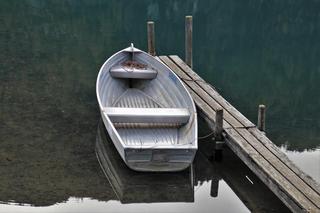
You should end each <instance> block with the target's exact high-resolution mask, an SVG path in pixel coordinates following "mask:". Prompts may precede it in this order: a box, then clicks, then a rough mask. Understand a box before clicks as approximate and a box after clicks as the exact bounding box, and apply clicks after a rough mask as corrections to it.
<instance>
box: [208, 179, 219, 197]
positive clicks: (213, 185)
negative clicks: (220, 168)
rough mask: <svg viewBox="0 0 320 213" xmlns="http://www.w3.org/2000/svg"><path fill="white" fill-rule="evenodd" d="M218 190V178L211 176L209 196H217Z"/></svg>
mask: <svg viewBox="0 0 320 213" xmlns="http://www.w3.org/2000/svg"><path fill="white" fill-rule="evenodd" d="M218 191H219V179H218V178H214V177H213V178H212V180H211V190H210V196H211V197H218Z"/></svg>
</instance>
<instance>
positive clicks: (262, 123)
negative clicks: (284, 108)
mask: <svg viewBox="0 0 320 213" xmlns="http://www.w3.org/2000/svg"><path fill="white" fill-rule="evenodd" d="M258 129H259V130H260V131H263V132H265V131H266V106H265V105H263V104H260V105H259V110H258Z"/></svg>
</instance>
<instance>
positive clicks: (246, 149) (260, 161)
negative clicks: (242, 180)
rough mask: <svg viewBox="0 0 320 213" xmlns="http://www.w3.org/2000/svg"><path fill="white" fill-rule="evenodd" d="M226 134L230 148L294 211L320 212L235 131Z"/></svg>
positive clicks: (228, 131) (227, 131)
mask: <svg viewBox="0 0 320 213" xmlns="http://www.w3.org/2000/svg"><path fill="white" fill-rule="evenodd" d="M225 132H226V143H227V144H228V146H229V147H230V148H231V149H232V150H233V151H234V152H235V153H236V154H237V155H238V156H239V158H240V159H241V160H242V161H243V162H244V163H245V164H246V165H247V166H248V167H249V168H250V169H251V170H252V171H253V172H254V173H255V174H256V175H257V176H258V177H259V178H260V179H261V180H262V181H263V182H264V183H265V184H266V185H267V186H268V187H269V189H270V190H271V191H273V192H274V193H275V194H276V195H278V198H279V199H280V200H281V201H282V202H284V203H285V204H286V205H287V206H288V207H289V208H290V209H291V210H292V211H294V212H304V211H308V212H318V211H319V209H318V208H317V207H316V206H315V205H314V204H313V203H312V202H311V201H310V200H308V199H306V197H305V196H304V195H303V194H302V193H301V192H300V191H299V190H298V189H297V188H296V187H294V186H293V185H292V183H291V182H289V181H288V180H287V179H286V178H285V177H284V176H283V175H282V174H281V173H279V172H278V171H277V170H276V169H275V168H274V167H273V166H272V165H271V164H270V163H269V162H268V161H267V160H266V159H265V158H264V157H263V156H262V155H261V154H259V153H258V152H257V151H256V150H255V149H254V148H253V147H252V146H250V144H249V143H248V142H247V141H246V140H245V139H244V138H243V137H242V136H241V135H240V134H239V133H238V132H237V131H236V130H235V129H226V130H225Z"/></svg>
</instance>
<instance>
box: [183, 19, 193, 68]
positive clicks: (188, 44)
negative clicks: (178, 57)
mask: <svg viewBox="0 0 320 213" xmlns="http://www.w3.org/2000/svg"><path fill="white" fill-rule="evenodd" d="M185 39H186V40H185V52H186V58H185V61H186V64H188V65H189V67H191V68H192V66H193V62H192V16H186V21H185Z"/></svg>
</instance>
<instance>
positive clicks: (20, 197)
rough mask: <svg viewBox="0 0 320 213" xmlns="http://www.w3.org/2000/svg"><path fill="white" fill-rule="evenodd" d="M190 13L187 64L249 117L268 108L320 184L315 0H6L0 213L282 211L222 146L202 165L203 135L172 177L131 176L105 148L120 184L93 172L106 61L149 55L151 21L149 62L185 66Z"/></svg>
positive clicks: (270, 119) (319, 51) (273, 127)
mask: <svg viewBox="0 0 320 213" xmlns="http://www.w3.org/2000/svg"><path fill="white" fill-rule="evenodd" d="M189 14H191V15H193V22H194V28H193V32H194V69H195V70H196V71H197V72H198V73H199V74H200V75H201V76H202V77H203V78H204V79H206V80H207V81H208V82H210V83H212V84H213V85H214V86H215V87H216V89H217V90H218V91H219V92H220V93H221V94H222V95H223V96H224V97H225V98H226V99H227V100H229V101H230V102H231V103H232V104H233V105H234V106H235V107H236V108H237V109H239V111H241V112H242V113H243V114H244V115H245V116H247V117H248V118H249V119H250V120H251V121H253V122H255V121H256V120H257V118H256V116H257V106H258V104H260V103H263V104H265V105H266V106H267V135H268V136H269V137H270V138H271V139H272V140H273V141H274V142H275V143H276V144H277V145H278V146H279V147H281V149H282V150H283V151H284V152H286V153H287V154H288V156H289V158H291V159H292V160H293V161H294V162H296V163H297V164H298V165H299V166H300V168H301V169H302V170H304V171H305V172H307V173H308V174H309V175H310V176H312V177H313V178H314V179H315V180H317V181H318V182H320V119H319V118H320V110H319V109H320V86H319V85H320V60H319V58H320V1H317V0H309V1H304V0H283V1H273V0H272V1H263V0H260V1H258V0H256V1H255V0H244V1H236V0H227V1H216V0H213V1H209V0H207V1H204V0H203V1H191V0H190V1H189V0H187V1H182V0H181V1H178V0H176V1H160V0H157V1H156V0H152V1H146V0H139V1H138V0H133V1H124V0H118V1H115V0H108V1H103V0H92V1H84V0H65V1H53V0H47V1H41V0H28V1H27V0H21V1H18V0H13V1H11V0H10V1H9V0H3V1H0V17H1V18H0V25H1V28H0V49H1V51H0V60H1V63H0V82H1V83H0V100H1V101H0V212H89V211H90V212H195V211H197V212H212V210H215V211H217V212H250V211H253V212H287V211H288V209H287V208H286V207H285V206H284V205H283V204H282V203H281V202H280V201H279V200H278V199H277V198H276V197H275V196H274V195H273V194H272V192H271V191H270V190H268V188H267V187H266V186H265V185H264V184H263V183H261V181H260V180H259V179H258V178H257V177H256V176H255V175H254V174H253V173H252V172H251V171H250V170H249V169H248V168H247V167H246V166H245V165H244V164H243V163H242V162H241V160H239V159H238V158H237V157H236V156H235V155H234V154H233V153H232V152H231V151H230V150H225V151H224V157H223V160H222V161H221V162H210V160H208V156H210V154H211V153H208V151H207V150H208V149H209V147H210V145H211V144H210V141H209V140H202V141H200V142H201V145H200V147H199V152H198V154H197V156H196V159H195V162H194V165H193V167H192V169H190V170H188V171H184V172H182V173H178V174H175V175H174V176H170V175H168V174H164V175H163V176H161V175H160V176H159V175H155V174H143V175H141V174H136V173H132V171H130V170H128V169H126V168H125V166H123V165H122V164H121V163H120V162H121V161H120V162H118V161H117V160H116V159H117V157H119V156H118V155H117V153H116V152H112V148H110V151H111V154H110V157H111V158H112V159H114V160H113V161H112V162H114V163H113V164H112V167H113V168H114V171H115V172H116V174H117V175H118V179H119V182H120V183H121V184H120V186H121V187H118V188H115V186H114V185H113V183H112V182H109V181H108V179H107V178H106V176H105V174H104V173H103V172H102V171H101V169H100V166H99V163H98V161H97V159H96V156H95V146H96V142H97V138H102V139H103V141H105V142H106V143H107V142H110V141H109V140H108V136H107V135H106V133H105V132H104V131H102V130H101V129H103V128H102V127H103V126H102V125H101V121H100V116H99V111H98V106H97V101H96V95H95V80H96V76H97V73H98V70H99V68H100V66H101V65H102V64H103V62H104V61H105V60H106V59H107V58H108V57H109V56H110V55H111V54H113V53H114V52H116V51H118V50H120V49H122V48H124V47H127V46H128V45H129V44H130V42H133V43H134V44H135V46H136V47H138V48H140V49H143V50H146V45H147V43H146V21H148V20H153V21H155V27H156V52H157V54H158V55H162V54H163V55H168V54H176V55H179V56H180V57H181V58H184V16H185V15H189ZM101 126H102V127H101ZM201 130H202V131H200V133H199V136H202V135H205V134H207V133H208V132H209V130H208V129H206V126H205V125H204V123H202V124H201ZM113 151H114V150H113ZM139 175H141V177H140V176H139ZM132 177H135V178H133V179H131V178H132ZM174 177H179V180H181V181H177V180H176V179H175V178H174ZM131 180H132V181H131ZM138 180H141V181H138Z"/></svg>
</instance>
